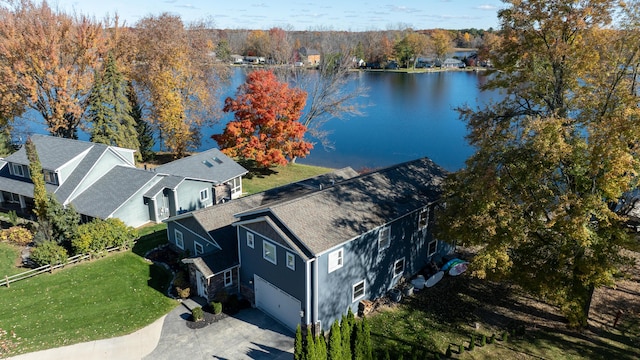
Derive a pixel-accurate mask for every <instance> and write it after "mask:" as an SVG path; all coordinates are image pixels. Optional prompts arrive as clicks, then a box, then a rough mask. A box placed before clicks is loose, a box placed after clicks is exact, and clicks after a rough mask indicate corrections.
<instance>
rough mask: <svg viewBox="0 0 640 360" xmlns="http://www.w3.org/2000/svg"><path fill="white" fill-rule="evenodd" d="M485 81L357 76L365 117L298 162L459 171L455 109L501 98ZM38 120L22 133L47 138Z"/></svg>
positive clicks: (206, 134) (349, 120)
mask: <svg viewBox="0 0 640 360" xmlns="http://www.w3.org/2000/svg"><path fill="white" fill-rule="evenodd" d="M245 71H246V70H245V68H235V69H234V73H233V76H232V78H231V82H230V85H229V87H228V89H225V90H224V91H223V92H222V93H223V95H222V98H223V99H224V98H225V97H226V96H233V94H235V91H236V88H237V86H238V85H240V84H242V83H243V82H244V79H245ZM486 80H487V77H486V76H485V75H484V73H483V72H481V71H480V72H473V71H446V72H429V73H413V74H407V73H387V72H356V73H354V74H353V75H352V79H351V80H350V81H352V82H357V83H358V84H361V85H363V86H365V87H366V88H367V89H368V91H367V93H368V96H367V97H363V98H361V99H359V102H360V103H362V104H366V107H365V108H364V109H363V110H362V112H363V115H362V116H353V117H346V118H345V119H342V120H341V119H332V120H329V121H327V122H326V123H325V124H324V125H323V129H324V130H327V131H329V132H330V134H329V140H330V142H331V143H332V145H333V147H334V149H324V148H323V147H322V145H321V144H319V143H317V144H316V145H315V147H314V149H313V150H311V153H310V154H309V156H307V157H306V158H301V159H298V162H299V163H301V164H310V165H319V166H327V167H332V168H341V167H345V166H351V167H352V168H354V169H356V170H361V169H365V168H368V169H375V168H380V167H385V166H389V165H393V164H397V163H401V162H404V161H409V160H413V159H416V158H420V157H424V156H426V157H429V158H431V159H432V160H433V161H435V162H436V163H437V164H439V165H441V166H442V167H444V168H445V169H447V170H450V171H454V170H458V169H460V168H462V167H463V166H464V161H465V160H466V159H467V158H468V157H469V156H470V155H471V154H473V149H472V148H471V147H470V146H469V145H468V144H467V142H466V141H465V135H466V134H467V129H466V127H465V124H464V122H462V121H461V120H460V118H459V116H458V113H457V112H456V111H455V108H456V107H458V106H463V105H465V104H466V105H469V106H471V107H473V108H475V107H476V106H478V105H480V104H485V103H487V102H488V101H489V100H491V99H492V98H493V99H496V94H495V93H483V92H480V90H479V88H478V87H479V85H481V84H483V83H484V82H486ZM350 85H351V86H353V85H355V83H353V84H350ZM222 102H223V101H222ZM222 102H221V103H222ZM33 118H37V117H34V116H33V115H32V116H31V121H23V122H21V123H19V124H18V125H17V126H16V127H17V132H18V133H21V134H28V133H32V132H36V133H47V132H46V130H45V128H46V127H45V126H44V125H43V124H42V123H40V124H38V123H37V122H36V121H35V120H33ZM232 118H233V115H232V114H225V116H224V117H223V118H222V120H221V121H220V122H219V123H218V124H216V125H215V126H213V127H211V128H206V129H203V130H202V134H203V138H202V146H201V147H200V149H198V150H206V149H209V148H211V147H216V143H215V141H213V140H212V139H211V135H212V134H214V133H221V132H222V129H223V128H224V124H226V122H227V121H229V120H230V119H232ZM80 139H82V140H88V136H87V135H86V134H80ZM309 140H311V141H313V139H309Z"/></svg>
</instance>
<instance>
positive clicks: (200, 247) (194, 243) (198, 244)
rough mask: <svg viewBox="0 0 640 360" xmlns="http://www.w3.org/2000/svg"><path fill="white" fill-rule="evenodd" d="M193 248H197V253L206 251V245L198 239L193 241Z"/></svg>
mask: <svg viewBox="0 0 640 360" xmlns="http://www.w3.org/2000/svg"><path fill="white" fill-rule="evenodd" d="M193 248H194V249H195V252H196V255H200V254H202V253H204V247H203V246H202V244H200V243H199V242H197V241H194V242H193Z"/></svg>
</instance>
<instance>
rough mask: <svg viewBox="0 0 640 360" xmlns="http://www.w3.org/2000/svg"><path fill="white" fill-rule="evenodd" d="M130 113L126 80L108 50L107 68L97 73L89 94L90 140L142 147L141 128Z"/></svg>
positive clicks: (124, 146) (135, 148) (128, 147)
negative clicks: (140, 140) (139, 131)
mask: <svg viewBox="0 0 640 360" xmlns="http://www.w3.org/2000/svg"><path fill="white" fill-rule="evenodd" d="M131 113H132V109H131V104H130V103H129V96H128V87H127V82H126V81H125V79H124V76H123V75H122V73H121V72H120V71H119V70H118V66H117V64H116V60H115V57H114V56H113V54H112V53H109V55H108V56H107V61H106V63H105V66H104V71H103V72H102V74H99V73H96V75H95V81H94V85H93V88H92V90H91V94H90V95H89V120H90V121H91V123H92V129H91V141H93V142H97V143H102V144H107V145H113V146H119V147H123V148H127V149H134V150H139V148H140V143H139V142H138V132H137V130H136V123H135V120H134V119H133V117H132V116H131ZM138 154H139V151H138ZM138 158H139V159H141V156H140V155H138Z"/></svg>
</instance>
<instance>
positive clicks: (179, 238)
mask: <svg viewBox="0 0 640 360" xmlns="http://www.w3.org/2000/svg"><path fill="white" fill-rule="evenodd" d="M173 233H174V238H175V239H176V246H177V247H179V248H180V249H182V250H184V239H183V237H182V232H181V231H180V230H178V229H175V230H174V232H173Z"/></svg>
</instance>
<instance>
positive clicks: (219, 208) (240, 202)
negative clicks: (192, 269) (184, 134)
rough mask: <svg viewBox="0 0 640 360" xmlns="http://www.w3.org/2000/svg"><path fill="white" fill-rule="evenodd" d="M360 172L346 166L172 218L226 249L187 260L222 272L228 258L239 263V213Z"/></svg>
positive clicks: (201, 269)
mask: <svg viewBox="0 0 640 360" xmlns="http://www.w3.org/2000/svg"><path fill="white" fill-rule="evenodd" d="M357 175H358V173H357V172H356V171H355V170H353V169H352V168H350V167H346V168H343V169H339V170H335V171H333V172H330V173H327V174H323V175H319V176H316V177H313V178H309V179H306V180H302V181H298V182H296V183H292V184H288V185H284V186H280V187H277V188H274V189H270V190H267V191H264V192H261V193H258V194H254V195H249V196H245V197H241V198H239V199H236V200H231V201H229V202H227V203H224V204H219V205H216V206H211V207H208V208H204V209H200V210H196V211H194V212H192V213H189V214H184V215H178V216H176V217H174V218H171V219H169V221H176V222H178V223H180V224H181V225H182V226H184V227H186V228H188V229H190V230H191V231H193V232H195V233H196V234H198V235H199V236H201V237H203V238H205V239H210V238H213V239H214V241H215V242H216V243H217V244H218V245H220V247H221V248H222V251H214V253H213V254H205V255H204V256H201V257H194V258H191V259H192V260H188V259H185V260H183V261H184V262H185V263H189V262H191V263H193V264H194V265H196V266H197V267H198V268H199V270H200V272H202V273H203V274H204V273H205V272H208V273H210V274H213V273H216V272H217V271H216V269H218V271H222V270H225V268H224V267H225V266H227V265H228V263H227V262H228V261H231V260H233V261H231V263H235V262H238V263H239V260H238V249H237V246H238V243H237V237H236V228H235V227H234V226H232V224H233V223H234V222H235V221H237V218H236V216H235V215H236V214H238V213H240V212H243V211H247V210H250V209H254V208H256V207H259V206H263V205H265V204H273V203H276V202H280V201H287V200H290V199H292V198H295V197H298V196H302V195H304V194H308V193H311V192H314V191H320V189H321V186H320V185H322V188H327V187H331V186H334V184H337V183H339V182H340V181H344V180H347V179H350V178H352V177H354V176H357ZM198 259H199V260H198ZM216 261H221V263H220V264H218V263H216ZM205 265H207V266H209V267H210V270H209V271H207V270H206V268H205V267H204V266H205ZM227 268H228V267H227ZM220 269H222V270H220ZM205 276H206V275H205Z"/></svg>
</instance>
